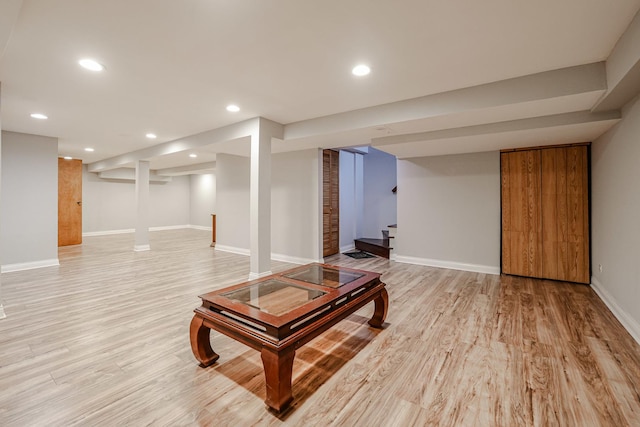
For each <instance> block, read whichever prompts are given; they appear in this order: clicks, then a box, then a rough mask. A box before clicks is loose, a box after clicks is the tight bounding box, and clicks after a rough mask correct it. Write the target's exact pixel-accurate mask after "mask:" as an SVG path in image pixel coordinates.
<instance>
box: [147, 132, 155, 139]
mask: <svg viewBox="0 0 640 427" xmlns="http://www.w3.org/2000/svg"><path fill="white" fill-rule="evenodd" d="M145 136H146V137H147V138H149V139H156V138H157V136H156V134H155V133H148V134H146V135H145Z"/></svg>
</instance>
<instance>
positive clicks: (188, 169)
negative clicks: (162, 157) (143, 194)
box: [156, 162, 216, 176]
mask: <svg viewBox="0 0 640 427" xmlns="http://www.w3.org/2000/svg"><path fill="white" fill-rule="evenodd" d="M215 168H216V162H205V163H197V164H194V165H187V166H177V167H175V168H165V169H158V170H156V174H157V175H160V176H176V175H191V174H196V173H206V172H212V171H213V170H214V169H215Z"/></svg>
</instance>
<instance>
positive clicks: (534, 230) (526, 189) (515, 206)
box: [500, 150, 542, 277]
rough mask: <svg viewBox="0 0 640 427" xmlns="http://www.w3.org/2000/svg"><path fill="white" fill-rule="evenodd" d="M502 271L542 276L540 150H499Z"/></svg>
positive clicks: (519, 274) (520, 274)
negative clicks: (503, 151)
mask: <svg viewBox="0 0 640 427" xmlns="http://www.w3.org/2000/svg"><path fill="white" fill-rule="evenodd" d="M500 165H501V166H500V167H501V176H502V272H503V273H506V274H514V275H518V276H533V277H541V276H542V221H541V193H540V173H541V170H540V152H539V151H534V150H532V151H515V152H509V153H501V159H500Z"/></svg>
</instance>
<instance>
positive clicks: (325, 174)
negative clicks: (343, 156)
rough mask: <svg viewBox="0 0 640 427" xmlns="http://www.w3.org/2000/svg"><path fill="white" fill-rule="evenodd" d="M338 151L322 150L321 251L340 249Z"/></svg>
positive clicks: (327, 253)
mask: <svg viewBox="0 0 640 427" xmlns="http://www.w3.org/2000/svg"><path fill="white" fill-rule="evenodd" d="M338 161H339V153H338V152H337V151H333V150H323V152H322V253H323V256H329V255H333V254H336V253H338V252H339V251H340V169H339V163H338Z"/></svg>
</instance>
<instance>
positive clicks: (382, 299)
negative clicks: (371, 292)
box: [369, 288, 389, 328]
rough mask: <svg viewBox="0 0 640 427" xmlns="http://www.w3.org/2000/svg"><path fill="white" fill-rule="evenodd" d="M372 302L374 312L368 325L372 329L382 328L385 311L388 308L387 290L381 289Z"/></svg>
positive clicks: (385, 316) (385, 315)
mask: <svg viewBox="0 0 640 427" xmlns="http://www.w3.org/2000/svg"><path fill="white" fill-rule="evenodd" d="M373 301H374V302H375V304H376V311H375V313H373V317H372V318H371V320H369V324H370V325H371V326H373V327H374V328H382V324H383V323H384V319H386V318H387V309H388V307H389V294H387V290H386V289H385V288H382V290H381V291H380V295H378V296H377V297H376V299H375V300H373Z"/></svg>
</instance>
